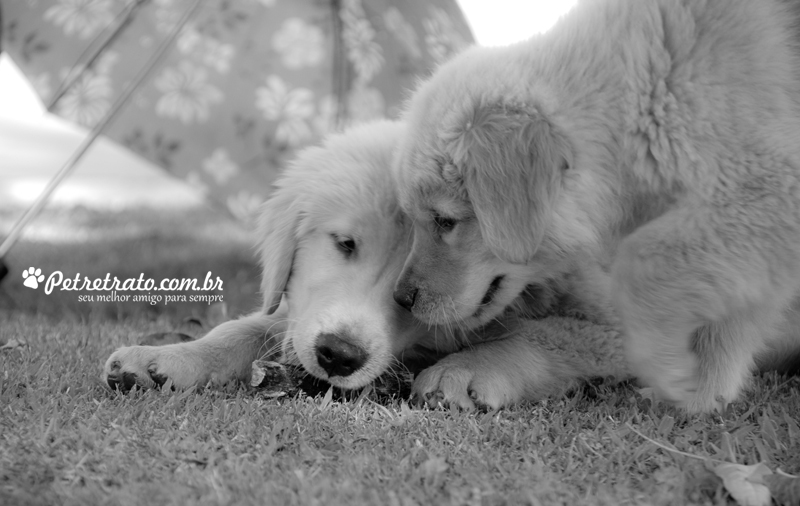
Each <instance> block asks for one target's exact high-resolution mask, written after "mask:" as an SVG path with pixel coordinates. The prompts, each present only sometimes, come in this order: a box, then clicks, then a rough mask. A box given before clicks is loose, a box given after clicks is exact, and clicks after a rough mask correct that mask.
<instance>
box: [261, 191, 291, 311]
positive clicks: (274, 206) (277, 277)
mask: <svg viewBox="0 0 800 506" xmlns="http://www.w3.org/2000/svg"><path fill="white" fill-rule="evenodd" d="M289 190H290V188H286V187H281V188H278V189H277V190H276V191H275V193H274V194H273V195H272V197H270V198H269V200H267V202H266V203H264V205H263V206H262V208H261V215H260V217H259V220H258V237H259V238H260V240H261V242H260V244H259V256H260V258H261V270H262V273H263V274H262V278H261V293H262V294H263V295H264V312H266V314H272V313H274V312H275V310H276V309H278V306H279V305H280V303H281V297H283V294H284V293H285V292H286V285H287V283H288V282H289V275H290V274H291V270H292V261H293V260H294V252H295V249H296V248H297V221H298V219H299V212H298V211H297V203H296V198H295V197H294V195H293V194H294V192H292V191H289Z"/></svg>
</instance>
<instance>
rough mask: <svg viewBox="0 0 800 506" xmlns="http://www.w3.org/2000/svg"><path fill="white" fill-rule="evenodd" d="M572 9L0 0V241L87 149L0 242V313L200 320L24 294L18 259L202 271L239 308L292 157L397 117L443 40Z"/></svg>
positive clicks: (488, 38) (250, 291)
mask: <svg viewBox="0 0 800 506" xmlns="http://www.w3.org/2000/svg"><path fill="white" fill-rule="evenodd" d="M195 4H196V5H195ZM573 4H574V0H559V1H556V2H554V1H548V0H528V1H526V2H519V1H517V0H493V1H487V0H459V1H455V0H394V1H391V0H331V1H330V2H323V1H319V0H308V1H305V0H291V1H290V0H241V1H237V2H229V1H223V0H205V1H203V0H150V1H144V0H131V1H129V2H122V1H117V0H0V8H1V9H2V15H3V19H2V27H3V32H2V44H3V45H2V48H3V49H4V52H3V53H2V55H0V239H2V238H5V237H6V236H7V235H8V234H9V231H11V229H12V227H13V225H14V223H15V222H17V221H19V219H20V217H21V216H22V215H23V213H24V212H25V210H26V209H28V208H30V206H31V205H32V204H33V203H34V201H35V200H36V198H37V197H38V196H39V195H40V194H41V193H42V191H43V190H44V188H45V187H46V185H47V184H48V181H50V180H51V178H52V177H53V175H54V174H56V173H57V172H58V171H59V169H61V168H62V167H64V165H65V164H66V163H67V161H68V160H69V159H70V157H72V156H74V155H75V153H76V151H77V150H79V149H80V147H81V145H82V144H83V145H84V146H88V149H87V150H86V153H85V155H84V156H83V157H81V158H80V159H79V160H78V161H77V163H75V164H74V167H73V168H70V170H69V173H68V174H67V175H66V177H65V178H64V179H63V181H61V182H60V184H58V186H57V187H56V190H55V191H54V192H53V193H52V195H51V196H50V197H49V198H48V199H47V201H46V205H45V206H44V207H43V209H42V210H41V212H38V213H36V215H35V218H33V219H32V221H31V222H30V223H29V224H28V225H27V226H26V227H25V228H24V230H23V231H22V233H21V235H20V236H19V240H18V241H15V243H14V244H13V246H12V247H11V248H10V249H9V250H8V252H7V253H6V252H5V251H2V250H0V253H3V255H2V256H3V260H4V262H5V264H6V265H7V266H8V268H9V274H8V275H7V276H6V279H4V280H3V281H2V282H1V283H0V309H10V310H18V311H19V310H22V311H31V312H37V313H42V314H48V315H52V316H54V317H60V318H61V317H65V316H67V317H69V316H74V317H85V316H86V315H101V316H103V317H113V318H121V317H125V316H126V315H127V314H128V313H131V312H132V313H141V312H145V313H148V314H150V313H151V314H153V315H155V316H158V315H159V314H161V313H163V312H165V311H166V312H169V313H170V314H171V315H173V316H175V315H177V316H181V317H186V316H187V315H195V316H197V315H200V316H203V315H206V316H207V312H208V308H203V307H199V306H193V305H190V304H181V305H180V307H171V308H163V307H158V306H156V307H152V306H151V307H146V306H145V305H135V304H131V303H127V304H114V303H108V304H105V303H104V304H98V303H95V304H86V303H78V302H77V294H76V293H75V292H72V293H67V294H65V295H64V294H58V293H55V292H54V293H53V294H52V295H50V296H44V295H43V293H42V291H41V290H31V289H29V288H28V287H25V286H23V278H22V276H21V272H22V271H23V269H27V268H28V267H30V266H35V267H36V268H41V269H42V271H43V272H44V273H46V274H49V273H50V272H52V271H54V270H61V271H63V272H64V274H65V275H74V274H75V273H77V272H81V273H82V274H83V275H92V274H96V275H97V276H104V275H105V273H107V272H108V273H111V275H112V276H118V277H120V278H122V277H123V276H126V277H127V276H129V275H130V276H131V277H138V276H139V274H140V273H144V274H145V276H146V277H148V276H149V277H153V278H155V279H157V280H158V279H161V278H164V277H184V276H186V277H196V278H201V279H202V278H203V277H204V276H205V273H206V272H207V271H212V272H213V273H214V275H219V276H220V277H222V279H223V280H224V281H225V283H226V285H225V288H226V289H225V291H224V294H225V301H226V303H225V307H223V308H222V311H223V313H225V315H231V314H239V313H241V312H244V311H249V310H251V309H253V307H255V306H256V305H257V304H258V299H257V295H256V294H257V287H258V268H257V266H256V265H255V261H254V257H253V251H252V249H251V247H250V244H251V243H252V238H251V235H250V234H251V231H250V224H251V220H252V217H253V215H254V213H255V211H256V209H257V207H258V205H259V204H260V203H261V202H262V201H263V200H264V198H265V197H266V196H267V195H268V194H269V191H270V186H271V183H272V181H273V180H274V177H275V176H276V175H277V174H278V173H279V172H280V170H281V169H282V168H283V167H284V166H285V164H286V162H287V161H288V160H290V159H291V158H292V156H293V155H294V153H295V152H296V150H298V149H302V147H303V146H306V145H309V144H313V143H315V142H317V141H318V139H319V138H320V137H321V136H323V135H325V134H326V133H329V132H332V131H337V130H340V129H342V128H344V127H346V126H347V125H350V124H354V123H358V122H360V121H367V120H369V119H373V118H377V117H384V116H386V117H396V116H397V114H398V111H399V107H400V106H401V103H402V100H403V98H404V97H405V96H406V94H407V90H408V89H409V88H411V87H413V84H414V82H415V80H416V79H417V78H418V77H419V76H425V75H427V74H429V73H430V72H431V71H432V69H434V68H435V67H436V65H438V64H439V63H440V62H441V61H444V60H446V59H447V58H449V57H450V56H452V54H454V53H455V52H458V51H459V50H461V49H463V48H464V47H466V46H467V45H469V44H472V43H478V44H481V45H490V46H498V45H507V44H511V43H514V42H518V41H522V40H524V39H526V38H528V37H530V36H531V35H533V34H535V33H539V32H542V31H545V30H547V29H548V28H549V27H550V26H551V25H552V24H553V23H554V22H555V21H556V20H557V19H558V18H559V17H560V16H561V15H562V14H563V13H564V12H566V11H567V10H569V9H570V8H571V7H572V5H573ZM193 8H196V10H195V11H192V9H193ZM165 41H166V42H165ZM162 49H163V54H162V55H161V56H160V57H158V55H159V54H160V51H161V50H162ZM141 69H147V70H148V71H147V72H143V71H142V70H141ZM139 78H141V81H142V82H141V84H139V85H137V86H136V87H135V89H134V90H133V91H132V93H131V94H130V96H129V97H127V98H125V97H124V96H123V95H124V93H125V90H126V86H129V85H130V83H132V82H134V81H136V80H137V79H139ZM116 103H121V104H122V107H121V109H120V110H119V111H116V112H115V111H114V108H115V104H116ZM107 120H108V122H107V124H106V121H107ZM93 135H97V139H96V140H93V141H91V139H92V137H93ZM87 139H88V140H87ZM217 310H218V311H219V310H220V309H219V308H217Z"/></svg>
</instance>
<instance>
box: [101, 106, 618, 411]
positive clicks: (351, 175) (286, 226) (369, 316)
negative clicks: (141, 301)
mask: <svg viewBox="0 0 800 506" xmlns="http://www.w3.org/2000/svg"><path fill="white" fill-rule="evenodd" d="M401 134H402V126H401V125H399V124H396V123H390V122H379V123H374V124H370V125H367V126H364V127H360V128H356V129H353V130H351V131H348V132H347V133H345V134H342V135H339V136H333V137H331V138H330V139H328V140H327V141H326V142H325V144H324V145H323V146H322V147H319V148H311V149H308V150H306V151H304V152H303V153H301V154H300V155H299V157H298V159H297V161H296V162H295V163H293V164H292V165H291V166H290V167H289V168H288V169H287V170H286V172H285V173H284V175H283V176H282V177H281V179H280V181H279V183H278V188H277V189H276V191H275V193H274V194H273V196H272V197H271V198H270V200H269V201H268V203H267V204H266V206H265V208H264V211H263V217H262V220H261V223H260V227H259V232H258V233H259V242H260V250H261V263H262V267H263V282H262V291H263V294H264V298H265V300H264V307H263V309H261V310H259V311H256V312H255V313H253V314H251V315H249V316H246V317H244V318H241V319H238V320H234V321H230V322H227V323H224V324H222V325H220V326H218V327H216V328H215V329H213V330H212V331H211V332H209V333H208V334H207V335H206V336H204V337H203V338H201V339H199V340H197V341H193V342H188V343H182V344H175V345H168V346H160V347H154V346H131V347H124V348H120V349H119V350H117V351H115V352H114V354H112V355H111V357H109V359H108V360H107V362H106V365H105V368H104V377H105V379H106V381H109V383H110V384H112V385H122V386H123V387H125V386H128V387H130V386H132V385H134V384H138V385H141V386H144V387H153V386H155V385H157V384H163V383H164V382H166V381H168V380H169V381H171V382H172V384H173V386H175V387H177V388H188V387H191V386H194V385H200V386H202V385H205V384H207V383H213V384H221V383H226V382H229V381H233V380H245V381H246V380H247V379H248V378H249V375H250V364H251V362H252V361H253V360H255V359H256V358H259V357H261V356H263V355H270V354H272V355H279V354H282V355H283V360H296V361H298V362H299V363H300V364H302V366H303V368H304V369H305V370H306V371H308V372H309V373H310V374H312V375H313V376H316V377H318V378H322V379H326V380H328V381H330V382H331V383H332V384H334V385H337V386H339V387H343V388H358V387H361V386H364V385H366V384H368V383H370V382H371V381H373V380H374V379H375V378H376V377H378V376H379V375H381V374H383V373H385V372H387V371H388V370H389V369H390V368H392V367H393V366H394V365H396V364H397V365H399V364H400V363H402V366H406V367H412V368H414V367H420V366H425V365H428V364H429V363H430V362H432V361H433V360H435V359H436V358H438V357H439V356H442V355H448V354H449V356H447V357H446V358H445V359H444V360H442V361H441V362H439V363H437V364H435V365H433V366H432V367H429V368H428V369H426V370H425V371H424V372H423V373H422V374H420V375H419V377H418V378H417V379H416V381H415V383H414V385H413V389H414V392H415V394H416V395H418V396H419V397H421V398H423V399H427V400H428V401H429V402H431V403H433V404H436V403H438V402H443V403H446V404H453V405H458V406H461V407H464V408H472V407H474V406H475V404H476V403H477V404H481V405H488V406H491V407H495V408H498V407H501V406H505V405H508V404H511V403H515V402H519V401H521V400H524V399H539V398H542V397H546V396H550V395H557V394H558V393H561V392H564V391H565V390H568V389H570V388H572V387H574V386H575V385H576V384H577V383H578V382H579V381H580V380H582V379H587V378H590V377H595V376H599V377H607V376H615V377H617V378H624V377H625V376H626V375H627V371H626V368H625V363H624V357H623V353H622V347H621V339H620V334H619V332H618V330H617V328H618V327H617V325H616V324H615V322H614V321H612V320H606V319H604V318H605V316H604V315H605V313H606V311H603V310H600V309H595V308H593V307H591V306H589V305H587V306H585V307H581V308H579V309H578V308H577V305H576V304H575V303H573V302H570V301H567V300H566V299H565V300H563V301H560V302H551V299H553V298H554V297H556V296H558V297H560V295H558V294H560V293H561V292H566V291H569V290H568V289H564V288H559V289H558V290H554V289H551V288H549V287H542V288H541V289H540V290H539V291H537V292H536V293H535V298H536V303H537V304H541V306H542V307H541V308H540V313H542V314H544V313H547V312H548V311H549V312H550V316H549V317H546V318H540V319H535V320H521V319H518V318H516V317H511V316H504V317H503V318H502V319H501V320H500V321H497V322H494V323H493V324H492V325H491V326H489V327H487V328H484V329H479V330H473V329H467V328H461V329H458V330H455V329H450V330H447V329H444V328H438V327H430V328H429V327H427V326H424V325H422V324H420V323H419V322H417V321H416V320H415V319H414V318H413V317H412V316H411V315H410V314H409V313H408V312H407V311H405V310H403V309H402V308H401V307H400V306H398V305H396V304H395V302H394V301H393V300H392V291H393V287H394V283H395V281H396V279H397V276H398V274H399V273H400V271H401V269H402V266H403V262H404V261H405V258H406V256H407V255H408V252H409V251H410V247H411V237H412V232H411V223H410V222H409V220H408V219H407V217H406V216H405V215H404V214H403V213H402V212H401V211H400V208H399V204H398V202H397V198H396V195H395V187H394V181H393V179H392V176H391V171H390V160H391V156H392V150H393V148H394V146H395V145H396V144H397V141H398V139H399V138H400V136H401ZM351 239H352V240H353V241H355V249H354V250H353V251H352V252H350V253H347V252H346V251H343V250H342V249H341V247H340V246H341V245H340V244H339V243H341V242H342V241H347V240H351ZM560 282H561V283H562V284H563V286H567V285H568V284H569V282H568V281H566V280H561V281H560ZM529 296H531V297H533V296H534V295H530V293H529ZM526 306H530V304H526ZM551 306H552V307H555V308H557V310H551V309H550V307H551ZM330 335H334V336H337V338H338V339H341V340H343V341H345V342H346V343H347V344H348V345H350V346H353V347H356V348H357V349H359V350H361V351H363V354H364V357H365V360H364V363H363V365H361V366H360V367H358V368H357V369H356V370H354V371H353V372H352V374H348V375H335V374H334V375H331V374H329V373H328V372H327V371H326V370H325V368H324V367H323V366H322V365H321V364H320V361H319V353H320V346H321V343H322V342H323V336H330ZM461 349H463V351H460V352H459V351H458V350H461ZM454 352H455V353H454ZM462 363H473V364H477V365H475V366H472V367H470V368H469V369H468V370H464V369H463V368H462V367H461V364H462Z"/></svg>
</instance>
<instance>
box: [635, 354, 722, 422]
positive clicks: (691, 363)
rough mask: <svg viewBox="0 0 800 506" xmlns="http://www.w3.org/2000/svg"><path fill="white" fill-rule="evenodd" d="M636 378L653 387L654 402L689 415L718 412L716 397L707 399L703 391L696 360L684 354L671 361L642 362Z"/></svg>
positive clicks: (638, 367)
mask: <svg viewBox="0 0 800 506" xmlns="http://www.w3.org/2000/svg"><path fill="white" fill-rule="evenodd" d="M635 369H636V370H637V371H638V374H637V376H638V377H639V379H640V380H642V382H643V383H644V384H645V385H647V386H649V387H651V390H652V395H653V396H654V398H655V400H657V401H660V402H663V403H665V404H669V405H672V406H676V407H678V408H680V409H686V410H687V411H689V412H690V413H697V412H707V411H713V410H714V409H719V408H720V407H721V405H719V403H718V402H717V401H716V400H715V399H714V398H713V396H712V397H711V398H710V399H705V398H704V396H703V395H702V391H701V388H700V373H699V365H698V361H697V359H696V357H695V356H694V355H692V354H685V355H683V356H681V357H680V358H679V359H678V358H675V357H672V360H664V359H661V360H656V359H655V358H650V359H646V360H643V359H639V363H637V364H635Z"/></svg>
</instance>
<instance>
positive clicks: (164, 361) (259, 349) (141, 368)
mask: <svg viewBox="0 0 800 506" xmlns="http://www.w3.org/2000/svg"><path fill="white" fill-rule="evenodd" d="M281 314H283V315H284V316H285V314H284V313H283V312H279V313H275V314H273V315H266V314H264V313H262V312H261V311H259V312H256V313H253V314H251V315H248V316H245V317H243V318H240V319H238V320H232V321H229V322H225V323H223V324H221V325H218V326H217V327H215V328H213V329H212V330H211V331H210V332H209V333H208V334H206V335H205V336H203V337H202V338H201V339H198V340H196V341H190V342H187V343H180V344H171V345H166V346H128V347H123V348H120V349H118V350H117V351H115V352H114V353H113V354H112V355H111V356H110V357H109V358H108V360H107V361H106V364H105V367H104V369H103V378H104V379H105V380H106V381H107V382H108V384H109V386H111V388H117V387H119V388H121V389H122V390H123V391H127V390H129V389H131V388H132V387H133V386H134V385H139V386H141V387H145V388H153V387H155V386H161V385H163V384H164V383H165V382H166V381H167V380H171V381H172V385H173V386H174V387H175V388H179V389H185V388H189V387H192V386H203V385H206V384H207V383H212V384H223V383H227V382H230V381H235V380H247V379H248V378H249V377H250V367H251V364H252V362H253V360H256V359H257V358H259V357H261V356H263V355H265V354H267V353H270V352H274V351H275V349H276V348H277V347H278V345H279V344H280V341H281V339H282V337H283V334H284V332H285V330H286V329H285V322H286V320H285V318H284V317H282V316H280V315H281Z"/></svg>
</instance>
